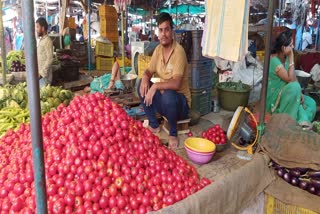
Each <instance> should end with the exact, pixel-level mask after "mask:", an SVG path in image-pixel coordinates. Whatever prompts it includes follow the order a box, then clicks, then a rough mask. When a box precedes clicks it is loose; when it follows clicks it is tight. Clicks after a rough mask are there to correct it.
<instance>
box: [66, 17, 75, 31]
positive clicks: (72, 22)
mask: <svg viewBox="0 0 320 214" xmlns="http://www.w3.org/2000/svg"><path fill="white" fill-rule="evenodd" d="M64 26H65V27H69V28H72V29H76V28H77V25H76V19H75V18H74V17H66V19H65V20H64Z"/></svg>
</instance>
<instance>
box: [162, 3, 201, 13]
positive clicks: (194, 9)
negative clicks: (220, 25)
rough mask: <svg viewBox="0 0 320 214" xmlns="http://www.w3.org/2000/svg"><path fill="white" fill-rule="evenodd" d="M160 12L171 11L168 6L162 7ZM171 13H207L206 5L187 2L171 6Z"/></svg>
mask: <svg viewBox="0 0 320 214" xmlns="http://www.w3.org/2000/svg"><path fill="white" fill-rule="evenodd" d="M160 12H167V13H169V9H168V8H162V9H160ZM171 13H173V14H174V13H179V14H181V13H183V14H188V13H189V14H192V15H197V14H200V13H205V7H204V5H199V6H195V5H187V4H182V5H178V6H174V7H172V8H171Z"/></svg>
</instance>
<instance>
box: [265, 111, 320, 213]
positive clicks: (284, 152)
mask: <svg viewBox="0 0 320 214" xmlns="http://www.w3.org/2000/svg"><path fill="white" fill-rule="evenodd" d="M260 145H261V148H262V150H263V151H264V152H265V153H266V154H267V155H268V156H269V157H270V158H271V159H272V160H273V161H275V162H276V163H278V164H279V165H281V166H284V167H286V168H296V167H300V168H311V169H313V170H317V171H318V170H319V169H320V155H319V152H320V135H318V134H317V133H315V132H312V131H304V130H302V128H301V127H300V126H298V125H297V123H296V121H295V120H293V119H292V118H291V117H290V116H289V115H287V114H274V115H272V116H271V117H270V120H269V122H268V123H267V127H266V130H265V134H264V135H263V137H262V139H261V143H260ZM265 192H267V193H268V194H270V195H272V196H273V197H275V198H277V199H278V200H280V201H281V202H284V203H286V204H291V205H293V206H298V207H302V208H305V209H310V210H313V211H316V212H320V198H319V196H315V195H312V194H311V193H309V192H307V191H305V190H301V189H300V188H298V187H295V186H292V185H291V184H288V183H286V182H285V181H284V180H282V179H281V178H277V179H276V180H275V181H274V182H273V183H271V184H270V185H269V186H268V188H267V189H266V190H265Z"/></svg>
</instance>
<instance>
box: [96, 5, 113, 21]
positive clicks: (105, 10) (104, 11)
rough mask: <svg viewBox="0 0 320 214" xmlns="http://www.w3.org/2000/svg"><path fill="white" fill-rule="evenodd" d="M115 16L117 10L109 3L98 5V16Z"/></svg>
mask: <svg viewBox="0 0 320 214" xmlns="http://www.w3.org/2000/svg"><path fill="white" fill-rule="evenodd" d="M107 15H108V16H115V17H117V10H116V8H114V7H113V6H109V5H101V6H99V16H100V18H101V17H104V16H107Z"/></svg>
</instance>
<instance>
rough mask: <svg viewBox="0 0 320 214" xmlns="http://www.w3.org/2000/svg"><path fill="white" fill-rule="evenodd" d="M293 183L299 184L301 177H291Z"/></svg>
mask: <svg viewBox="0 0 320 214" xmlns="http://www.w3.org/2000/svg"><path fill="white" fill-rule="evenodd" d="M291 184H292V185H293V186H298V185H299V179H298V178H297V177H292V178H291Z"/></svg>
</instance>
